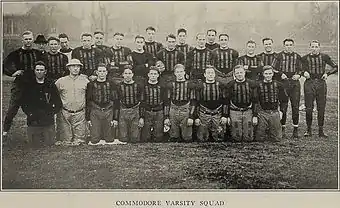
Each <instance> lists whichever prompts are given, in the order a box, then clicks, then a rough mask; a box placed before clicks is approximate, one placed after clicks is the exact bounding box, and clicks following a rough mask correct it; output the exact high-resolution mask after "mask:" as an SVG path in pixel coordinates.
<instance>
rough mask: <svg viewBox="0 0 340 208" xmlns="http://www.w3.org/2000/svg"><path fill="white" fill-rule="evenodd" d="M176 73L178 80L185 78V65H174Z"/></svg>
mask: <svg viewBox="0 0 340 208" xmlns="http://www.w3.org/2000/svg"><path fill="white" fill-rule="evenodd" d="M174 74H175V76H176V80H177V81H181V80H185V67H184V65H183V64H176V65H175V67H174Z"/></svg>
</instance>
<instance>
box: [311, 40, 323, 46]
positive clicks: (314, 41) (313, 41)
mask: <svg viewBox="0 0 340 208" xmlns="http://www.w3.org/2000/svg"><path fill="white" fill-rule="evenodd" d="M312 43H317V44H318V45H319V46H320V41H318V40H312V41H311V42H310V43H309V46H311V45H312Z"/></svg>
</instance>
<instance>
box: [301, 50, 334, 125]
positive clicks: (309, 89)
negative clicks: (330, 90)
mask: <svg viewBox="0 0 340 208" xmlns="http://www.w3.org/2000/svg"><path fill="white" fill-rule="evenodd" d="M302 59H303V69H304V70H305V71H307V72H308V73H309V74H310V78H309V79H306V81H305V84H304V95H305V105H306V124H307V127H309V128H310V127H311V125H312V120H313V108H314V100H316V105H317V110H318V125H319V127H320V128H322V127H323V125H324V116H325V108H326V100H327V85H326V81H325V80H323V79H321V77H322V75H323V74H325V73H326V64H328V65H329V66H331V67H332V68H333V69H332V70H331V71H329V72H327V75H331V74H334V73H336V72H337V71H338V65H337V64H336V63H335V62H334V61H333V60H332V59H331V58H330V57H329V55H327V54H324V53H319V54H315V55H314V54H307V55H305V56H304V57H303V58H302ZM319 130H320V131H321V129H319ZM322 131H323V129H322Z"/></svg>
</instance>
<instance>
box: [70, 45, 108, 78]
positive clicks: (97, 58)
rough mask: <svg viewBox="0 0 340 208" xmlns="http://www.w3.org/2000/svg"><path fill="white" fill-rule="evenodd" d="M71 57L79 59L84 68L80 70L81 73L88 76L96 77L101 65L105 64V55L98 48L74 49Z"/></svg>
mask: <svg viewBox="0 0 340 208" xmlns="http://www.w3.org/2000/svg"><path fill="white" fill-rule="evenodd" d="M71 57H72V58H73V59H74V58H75V59H78V60H79V61H80V62H81V63H82V64H83V66H82V67H81V68H80V73H82V74H85V75H86V76H91V75H95V74H94V72H95V70H96V69H97V66H98V64H99V63H104V55H103V53H102V51H101V50H100V49H98V48H91V49H85V48H83V47H77V48H75V49H73V51H72V54H71Z"/></svg>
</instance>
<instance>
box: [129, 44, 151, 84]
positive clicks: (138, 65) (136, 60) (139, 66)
mask: <svg viewBox="0 0 340 208" xmlns="http://www.w3.org/2000/svg"><path fill="white" fill-rule="evenodd" d="M128 60H129V61H130V62H131V63H132V67H133V68H132V71H133V73H134V78H135V80H136V81H137V82H139V83H144V81H145V79H146V77H147V74H148V72H149V68H150V66H153V65H155V60H154V57H153V56H152V54H151V53H148V52H146V51H144V52H142V53H140V52H137V51H132V52H131V53H130V55H129V56H128Z"/></svg>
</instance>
